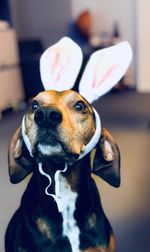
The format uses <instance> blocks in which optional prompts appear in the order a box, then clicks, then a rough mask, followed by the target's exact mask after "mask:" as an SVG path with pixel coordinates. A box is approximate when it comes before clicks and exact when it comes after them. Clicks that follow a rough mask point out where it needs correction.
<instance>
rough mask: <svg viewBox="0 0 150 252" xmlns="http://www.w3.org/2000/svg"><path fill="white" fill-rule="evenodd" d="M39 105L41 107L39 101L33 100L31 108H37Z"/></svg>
mask: <svg viewBox="0 0 150 252" xmlns="http://www.w3.org/2000/svg"><path fill="white" fill-rule="evenodd" d="M38 107H39V104H38V102H37V101H33V102H32V104H31V108H32V110H34V111H35V110H37V109H38Z"/></svg>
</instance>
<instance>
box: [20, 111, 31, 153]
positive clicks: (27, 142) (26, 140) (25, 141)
mask: <svg viewBox="0 0 150 252" xmlns="http://www.w3.org/2000/svg"><path fill="white" fill-rule="evenodd" d="M21 131H22V137H23V140H24V143H25V145H26V147H27V149H28V151H29V153H30V156H31V157H33V155H32V149H31V143H30V140H29V138H28V136H27V135H26V133H25V116H24V117H23V119H22V126H21Z"/></svg>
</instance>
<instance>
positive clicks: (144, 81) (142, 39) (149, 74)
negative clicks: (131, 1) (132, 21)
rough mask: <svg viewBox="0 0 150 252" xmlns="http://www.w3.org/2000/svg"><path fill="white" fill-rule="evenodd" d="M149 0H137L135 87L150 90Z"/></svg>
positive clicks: (140, 89)
mask: <svg viewBox="0 0 150 252" xmlns="http://www.w3.org/2000/svg"><path fill="white" fill-rule="evenodd" d="M149 19H150V1H147V0H137V24H138V31H137V51H138V60H137V75H138V76H137V88H138V90H139V91H141V92H150V29H149Z"/></svg>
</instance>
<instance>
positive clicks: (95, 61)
mask: <svg viewBox="0 0 150 252" xmlns="http://www.w3.org/2000/svg"><path fill="white" fill-rule="evenodd" d="M122 52H123V55H124V57H123V58H122V57H120V55H121V54H122ZM117 55H119V57H117ZM77 56H78V57H77ZM81 58H82V57H81V50H80V49H79V47H78V46H77V45H76V44H75V43H74V42H73V41H71V40H70V39H69V38H63V39H62V40H60V42H58V43H57V44H56V45H54V46H52V47H50V48H49V49H48V50H46V51H45V52H44V54H43V55H42V57H41V60H40V71H41V78H42V82H43V85H44V87H45V89H46V91H43V92H41V93H39V94H38V95H37V96H36V97H35V98H33V100H32V102H31V104H30V105H29V107H28V109H27V112H26V114H25V116H24V117H23V121H22V125H21V126H20V127H19V128H18V129H17V130H16V132H15V133H14V135H13V137H12V139H11V141H10V145H9V152H8V163H9V175H10V181H11V182H12V183H18V182H20V181H22V180H23V179H24V178H26V176H27V175H29V174H30V173H32V176H31V179H30V181H29V183H28V185H27V188H26V190H25V192H24V194H23V196H22V199H21V204H20V207H19V208H18V210H17V211H16V213H15V214H14V216H13V217H12V219H11V221H10V223H9V225H8V228H7V231H6V236H5V249H6V252H33V251H36V252H38V251H40V252H54V251H55V252H60V251H63V252H115V238H114V234H113V231H112V227H111V225H110V223H109V221H108V219H107V218H106V216H105V213H104V210H103V208H102V205H101V200H100V195H99V192H98V189H97V186H96V183H95V181H94V179H93V177H92V173H93V174H95V175H97V176H99V177H101V178H102V179H103V180H105V181H106V182H108V183H109V184H110V185H112V186H115V187H118V186H119V185H120V153H119V148H118V146H117V144H116V143H115V141H114V139H113V137H112V136H111V134H110V133H109V131H108V130H107V129H105V128H101V122H100V117H99V115H98V113H97V112H96V110H95V109H94V108H93V107H92V106H91V104H90V103H91V102H92V101H93V100H94V99H97V98H98V97H99V96H100V95H103V94H104V93H106V92H107V91H108V90H109V89H110V88H111V87H112V86H113V85H115V83H116V81H117V80H119V79H120V78H121V77H122V75H123V74H124V72H125V70H126V68H127V66H128V64H129V62H130V60H131V49H130V47H129V45H128V44H127V43H123V44H121V45H117V46H115V47H113V48H110V49H106V50H104V51H103V50H102V52H99V51H98V52H97V53H96V54H94V56H93V55H92V58H91V59H90V60H89V63H88V64H87V68H86V70H85V72H84V73H83V77H82V79H81V82H80V93H78V92H75V91H73V90H68V89H70V88H71V87H72V86H73V83H74V81H75V79H76V76H77V74H78V72H79V69H80V66H81ZM120 58H121V59H120ZM124 59H125V60H124ZM100 61H102V62H101V63H103V64H102V65H103V67H102V69H101V72H100V74H99V72H98V68H97V66H98V65H99V63H100ZM107 61H108V62H107ZM124 61H125V63H124ZM106 62H107V64H106ZM90 70H91V71H90ZM89 72H90V74H91V75H92V77H90V76H89ZM116 76H117V77H116ZM85 83H87V87H88V88H86V86H85Z"/></svg>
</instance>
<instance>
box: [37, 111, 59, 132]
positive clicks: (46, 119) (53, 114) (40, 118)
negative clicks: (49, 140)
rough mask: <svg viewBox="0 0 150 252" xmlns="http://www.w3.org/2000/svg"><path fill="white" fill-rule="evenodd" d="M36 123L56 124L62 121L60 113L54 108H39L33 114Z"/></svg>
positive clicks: (44, 124)
mask: <svg viewBox="0 0 150 252" xmlns="http://www.w3.org/2000/svg"><path fill="white" fill-rule="evenodd" d="M34 120H35V122H36V124H37V125H38V126H40V127H45V128H48V127H51V126H56V125H58V124H60V123H61V122H62V113H61V111H59V110H58V109H56V108H49V107H43V108H39V109H38V110H37V111H36V113H35V116H34Z"/></svg>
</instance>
